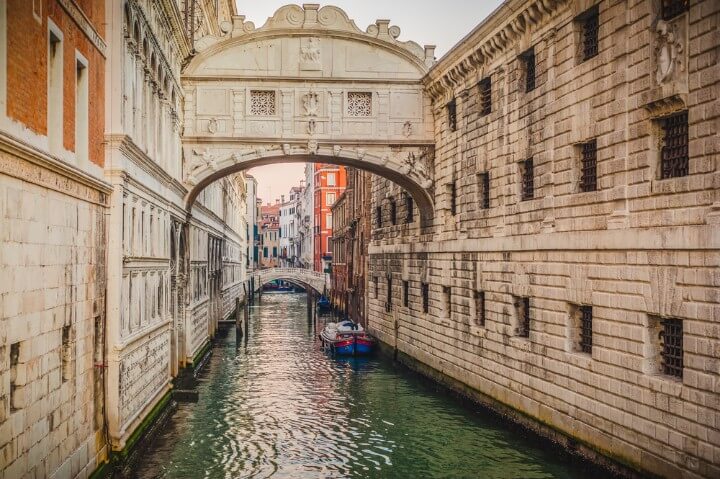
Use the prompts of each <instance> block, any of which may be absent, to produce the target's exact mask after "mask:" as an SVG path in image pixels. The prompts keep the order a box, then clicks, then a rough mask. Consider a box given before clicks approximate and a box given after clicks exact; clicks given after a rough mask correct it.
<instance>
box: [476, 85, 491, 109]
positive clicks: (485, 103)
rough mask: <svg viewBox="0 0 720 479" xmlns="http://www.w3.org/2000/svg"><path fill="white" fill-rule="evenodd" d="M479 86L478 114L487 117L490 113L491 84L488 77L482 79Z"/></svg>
mask: <svg viewBox="0 0 720 479" xmlns="http://www.w3.org/2000/svg"><path fill="white" fill-rule="evenodd" d="M478 85H479V86H480V114H481V115H489V114H490V113H491V112H492V83H491V82H490V77H487V78H484V79H483V80H482V81H480V83H479V84H478Z"/></svg>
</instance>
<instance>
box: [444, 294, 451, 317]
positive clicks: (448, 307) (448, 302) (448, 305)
mask: <svg viewBox="0 0 720 479" xmlns="http://www.w3.org/2000/svg"><path fill="white" fill-rule="evenodd" d="M443 296H444V297H445V312H446V313H447V317H448V318H449V317H451V316H452V288H450V286H443Z"/></svg>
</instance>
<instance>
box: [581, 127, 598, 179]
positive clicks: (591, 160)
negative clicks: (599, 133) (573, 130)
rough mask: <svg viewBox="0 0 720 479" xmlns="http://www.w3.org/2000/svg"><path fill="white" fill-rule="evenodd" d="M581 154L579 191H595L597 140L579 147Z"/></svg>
mask: <svg viewBox="0 0 720 479" xmlns="http://www.w3.org/2000/svg"><path fill="white" fill-rule="evenodd" d="M580 149H581V152H582V172H581V175H580V191H583V192H586V191H595V190H597V140H592V141H588V142H587V143H583V144H582V145H580Z"/></svg>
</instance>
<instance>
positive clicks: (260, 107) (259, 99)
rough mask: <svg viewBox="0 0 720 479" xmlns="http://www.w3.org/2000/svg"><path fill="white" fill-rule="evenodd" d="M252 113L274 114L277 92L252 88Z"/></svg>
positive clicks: (259, 114)
mask: <svg viewBox="0 0 720 479" xmlns="http://www.w3.org/2000/svg"><path fill="white" fill-rule="evenodd" d="M250 114H251V115H258V116H270V115H274V114H275V92H274V91H273V90H251V91H250Z"/></svg>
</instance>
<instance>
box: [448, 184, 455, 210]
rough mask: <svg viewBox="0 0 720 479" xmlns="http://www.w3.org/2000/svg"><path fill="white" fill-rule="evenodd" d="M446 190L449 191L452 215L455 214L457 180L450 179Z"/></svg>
mask: <svg viewBox="0 0 720 479" xmlns="http://www.w3.org/2000/svg"><path fill="white" fill-rule="evenodd" d="M448 190H449V192H450V214H451V215H453V216H454V215H456V214H457V182H456V181H451V182H450V184H449V185H448Z"/></svg>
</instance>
